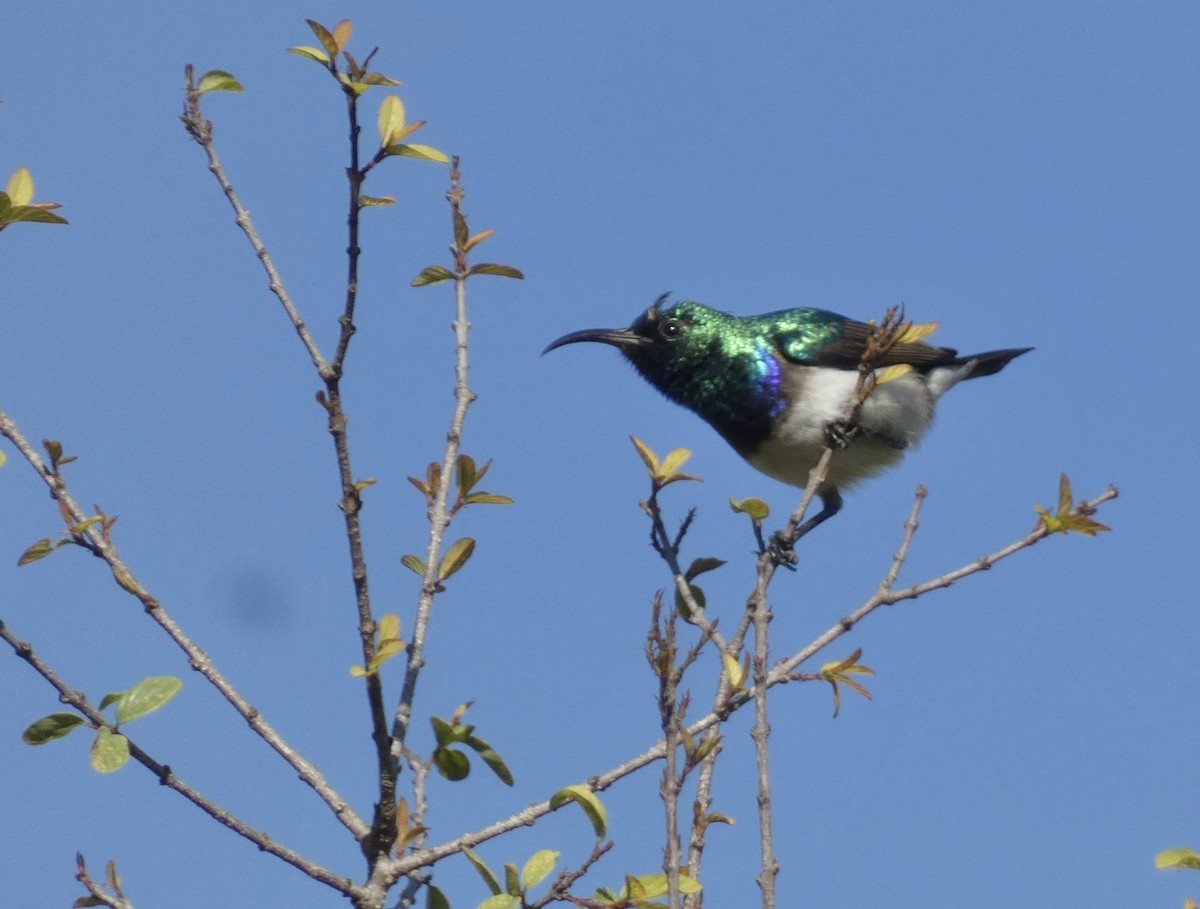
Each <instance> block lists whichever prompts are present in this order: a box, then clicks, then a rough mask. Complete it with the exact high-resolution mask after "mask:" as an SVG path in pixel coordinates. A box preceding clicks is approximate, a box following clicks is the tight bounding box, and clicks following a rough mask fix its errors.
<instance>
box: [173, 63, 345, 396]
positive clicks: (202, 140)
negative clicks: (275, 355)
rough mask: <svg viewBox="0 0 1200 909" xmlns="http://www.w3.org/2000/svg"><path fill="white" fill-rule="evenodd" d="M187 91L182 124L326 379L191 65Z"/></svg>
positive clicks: (325, 367)
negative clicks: (227, 162) (217, 138)
mask: <svg viewBox="0 0 1200 909" xmlns="http://www.w3.org/2000/svg"><path fill="white" fill-rule="evenodd" d="M185 92H186V102H185V104H184V109H183V118H182V119H183V124H184V126H185V127H187V131H188V133H189V134H190V135H191V137H192V138H193V139H195V140H196V143H197V144H198V145H199V146H200V147H201V148H202V149H204V154H205V155H206V156H207V158H208V169H209V171H211V172H212V175H213V176H214V177H216V178H217V183H219V184H220V185H221V191H222V192H223V193H224V194H225V198H226V199H228V200H229V204H230V205H231V206H232V207H233V213H234V215H235V219H234V220H235V223H236V224H237V226H238V227H239V228H241V230H242V233H244V234H245V235H246V239H247V240H249V241H250V246H251V247H252V248H253V249H254V254H255V255H256V256H258V260H259V262H261V263H262V267H263V270H264V271H265V272H266V273H267V281H268V284H267V289H268V290H269V291H271V293H273V294H274V295H275V297H276V299H278V300H279V303H280V305H281V306H283V311H284V312H285V313H287V317H288V320H289V321H290V322H291V323H292V327H293V328H294V329H295V330H296V334H297V335H299V337H300V341H301V343H302V344H303V345H304V349H305V350H307V351H308V356H309V358H310V359H311V360H312V363H313V366H315V367H316V370H317V373H318V374H320V376H321V377H322V378H326V377H327V376H328V375H329V374H330V367H329V364H328V363H327V362H326V361H325V357H324V356H323V355H322V353H321V350H320V348H319V347H318V346H317V342H316V339H315V338H313V336H312V333H311V332H310V331H309V330H308V326H307V325H306V324H305V322H304V319H303V318H301V316H300V311H299V310H298V309H296V306H295V304H294V303H292V298H291V296H290V295H289V294H288V292H287V288H286V287H285V286H284V283H283V278H282V277H281V276H280V274H279V271H278V269H276V268H275V262H274V260H272V258H271V254H270V253H269V252H268V251H267V247H266V246H265V245H264V244H263V241H262V238H261V237H259V235H258V231H257V230H256V229H255V227H254V221H253V220H252V219H251V218H250V212H248V211H247V210H246V207H245V206H244V205H242V201H241V199H240V198H238V195H237V192H236V191H235V190H234V188H233V183H232V182H230V180H229V177H228V175H227V174H226V173H225V168H224V166H223V165H222V164H221V159H220V158H219V157H218V156H217V147H216V145H215V144H214V142H213V125H212V123H211V122H210V121H209V120H206V119H204V116H203V114H202V113H201V111H200V93H199V92H198V91H197V89H196V83H195V80H194V78H193V72H192V66H191V64H188V66H187V84H186V86H185Z"/></svg>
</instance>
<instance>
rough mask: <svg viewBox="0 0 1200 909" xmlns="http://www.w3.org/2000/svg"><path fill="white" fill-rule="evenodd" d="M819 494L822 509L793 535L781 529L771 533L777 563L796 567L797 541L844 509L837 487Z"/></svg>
mask: <svg viewBox="0 0 1200 909" xmlns="http://www.w3.org/2000/svg"><path fill="white" fill-rule="evenodd" d="M819 495H820V496H821V510H820V511H818V512H817V513H816V514H815V515H813V516H812V517H811V518H809V519H808V520H807V521H805V522H804V523H803V524H801V525H800V526H799V527H797V528H796V532H795V534H794V535H792V537H790V538H788V537H785V536H784V535H783V534H782V533H780V532H779V531H775V533H773V534H771V545H770V547H769V549H770V553H771V558H772V560H773V561H774V562H775V564H776V565H783V566H784V567H785V568H791V569H795V567H796V562H797V558H796V548H795V547H796V542H797V541H798V540H800V539H801V538H802V537H804V536H805V535H806V534H808V533H809V532H810V531H813V530H816V528H817V527H819V526H820V525H821V524H824V523H825V522H826V521H828V520H829V519H830V518H832V517H833V516H834V515H835V514H837V513H838V512H839V511H841V510H842V495H841V493H839V492H838V491H837V490H836V489H829V490H826V491H824V492H821V493H819Z"/></svg>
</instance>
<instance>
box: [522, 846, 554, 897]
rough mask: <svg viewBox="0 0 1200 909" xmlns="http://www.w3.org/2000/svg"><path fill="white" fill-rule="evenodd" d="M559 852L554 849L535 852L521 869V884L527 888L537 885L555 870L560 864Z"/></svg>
mask: <svg viewBox="0 0 1200 909" xmlns="http://www.w3.org/2000/svg"><path fill="white" fill-rule="evenodd" d="M558 855H559V854H558V853H557V852H555V851H554V850H553V849H543V850H542V851H541V852H535V853H534V854H533V855H531V856H530V857H529V861H527V862H526V863H525V867H524V868H522V869H521V884H522V886H524V887H525V888H526V889H529V888H531V887H536V886H537V885H538V884H540V883H541V882H542V881H544V880H545V879H546V877H547V876H548V875H549V874H550V872H551V871H553V870H554V866H555V865H557V864H558Z"/></svg>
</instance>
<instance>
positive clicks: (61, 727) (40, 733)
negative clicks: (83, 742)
mask: <svg viewBox="0 0 1200 909" xmlns="http://www.w3.org/2000/svg"><path fill="white" fill-rule="evenodd" d="M82 725H83V717H81V716H80V715H79V714H77V713H52V714H50V715H49V716H44V717H42V718H41V719H40V720H35V721H34V722H32V723H30V724H29V726H28V727H26V729H25V731H24V732H22V733H21V741H22V742H24V743H25V744H26V745H45V744H46V743H47V742H53V741H54V740H55V739H61V738H62V737H63V736H64V735H67V734H68V733H69V732H70V731H71V730H72V729H74V728H75V727H76V726H82Z"/></svg>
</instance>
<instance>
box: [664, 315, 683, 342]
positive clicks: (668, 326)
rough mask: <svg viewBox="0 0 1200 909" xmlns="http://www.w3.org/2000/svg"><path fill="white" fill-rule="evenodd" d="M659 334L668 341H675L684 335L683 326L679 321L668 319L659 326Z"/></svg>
mask: <svg viewBox="0 0 1200 909" xmlns="http://www.w3.org/2000/svg"><path fill="white" fill-rule="evenodd" d="M658 333H659V334H660V335H662V336H663V338H665V339H666V340H668V341H674V340H675V339H676V338H678V337H679V336H680V335H681V334H683V326H682V325H680V324H679V320H678V319H667V320H666V321H665V322H663V323H662V324H661V325H660V326H658Z"/></svg>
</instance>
